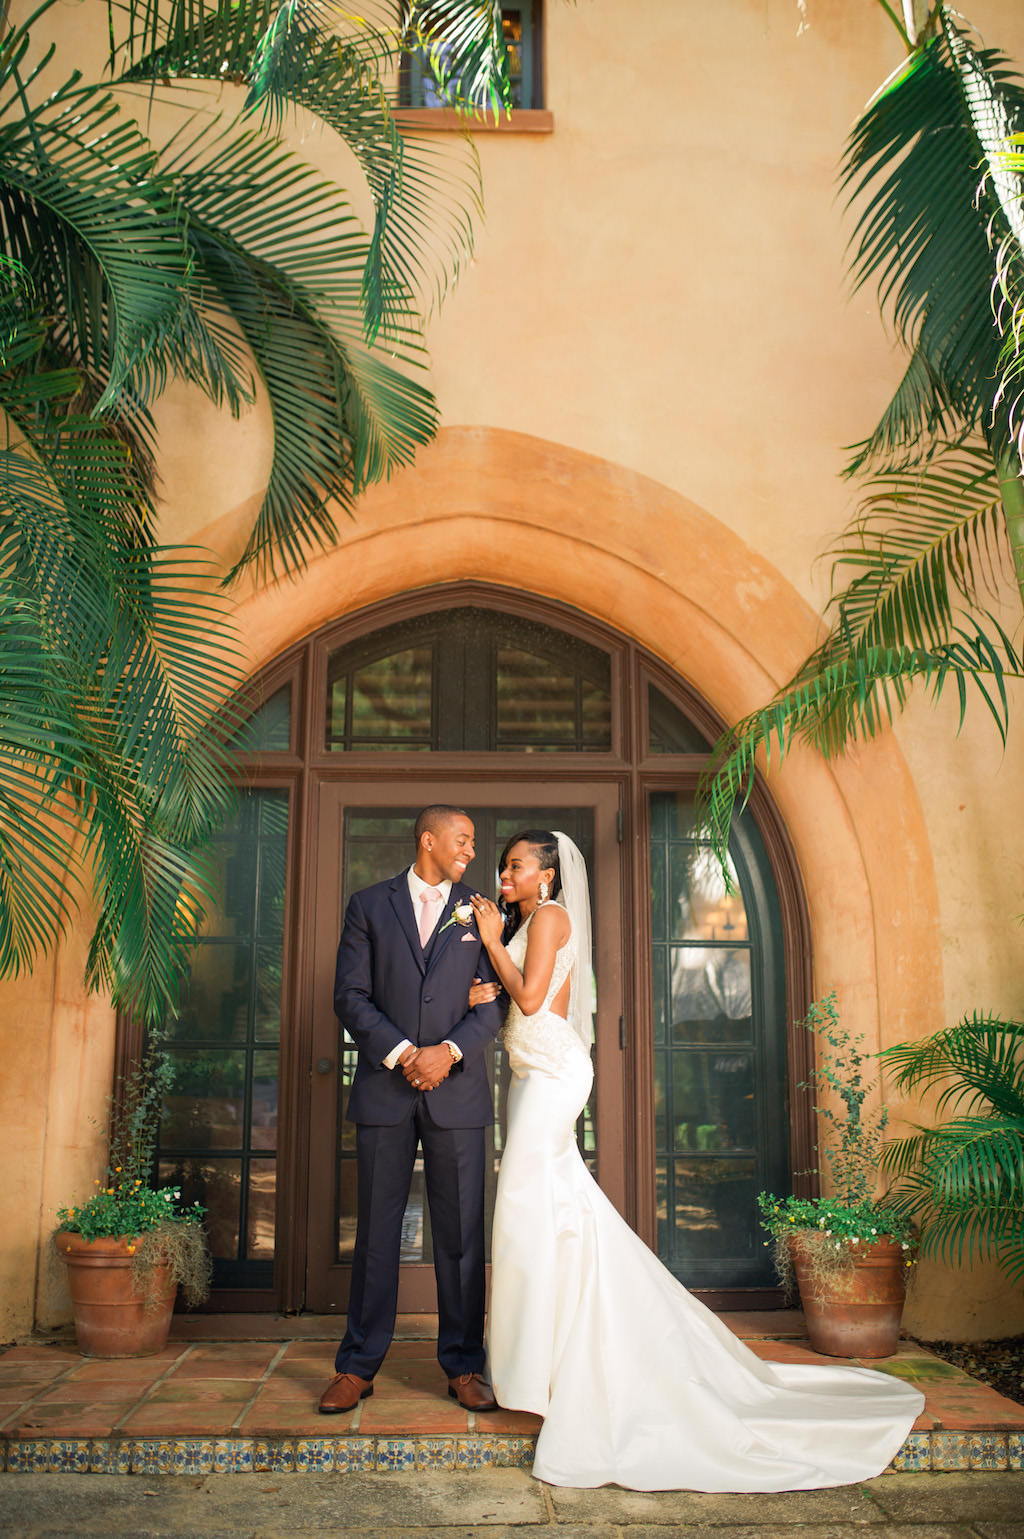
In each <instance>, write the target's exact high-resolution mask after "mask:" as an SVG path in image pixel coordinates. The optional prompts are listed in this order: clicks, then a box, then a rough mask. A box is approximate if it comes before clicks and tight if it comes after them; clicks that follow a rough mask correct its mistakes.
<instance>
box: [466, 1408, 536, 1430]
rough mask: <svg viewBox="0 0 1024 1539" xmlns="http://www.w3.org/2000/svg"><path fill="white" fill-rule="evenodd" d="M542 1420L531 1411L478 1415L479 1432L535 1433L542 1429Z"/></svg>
mask: <svg viewBox="0 0 1024 1539" xmlns="http://www.w3.org/2000/svg"><path fill="white" fill-rule="evenodd" d="M540 1423H541V1419H540V1417H539V1416H534V1415H532V1413H531V1412H530V1411H506V1410H505V1409H504V1408H502V1409H501V1410H500V1411H486V1412H484V1411H480V1412H478V1413H477V1418H476V1430H477V1432H521V1433H524V1434H526V1433H533V1432H536V1431H537V1430H538V1429H539V1427H540Z"/></svg>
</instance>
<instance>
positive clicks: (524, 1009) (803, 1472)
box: [473, 829, 924, 1491]
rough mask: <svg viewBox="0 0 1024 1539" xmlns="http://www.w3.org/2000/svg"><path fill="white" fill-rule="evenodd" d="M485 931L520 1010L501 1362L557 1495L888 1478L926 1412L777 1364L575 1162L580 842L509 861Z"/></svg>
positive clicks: (500, 1193)
mask: <svg viewBox="0 0 1024 1539" xmlns="http://www.w3.org/2000/svg"><path fill="white" fill-rule="evenodd" d="M500 874H501V898H502V902H503V905H504V907H505V908H506V910H507V911H508V912H509V919H508V922H507V924H503V917H502V914H501V912H500V910H499V909H498V907H497V906H496V905H495V904H494V903H492V902H491V901H490V900H489V899H487V898H484V897H481V896H476V897H474V899H473V906H474V909H475V912H476V921H477V928H478V930H479V933H480V937H481V939H482V941H483V943H484V945H485V947H486V949H487V953H488V956H489V957H490V959H491V961H492V963H493V965H494V969H495V971H496V973H497V975H498V977H499V979H500V980H501V984H502V987H503V988H504V989H505V990H506V992H507V993H508V996H509V999H510V1001H511V1004H510V1006H509V1011H508V1016H507V1018H506V1022H505V1029H504V1040H505V1051H506V1054H507V1055H508V1061H509V1065H510V1067H511V1070H512V1075H513V1080H512V1087H511V1090H510V1093H509V1100H508V1121H507V1131H506V1137H505V1147H504V1151H503V1154H502V1160H501V1168H500V1171H499V1175H498V1190H497V1198H496V1202H495V1210H494V1234H493V1241H492V1266H491V1301H490V1309H489V1312H488V1334H487V1350H488V1359H489V1369H490V1376H491V1380H492V1383H493V1386H494V1391H495V1394H496V1396H497V1399H498V1402H499V1404H500V1405H503V1406H506V1407H508V1408H509V1409H514V1410H523V1411H533V1412H536V1413H537V1414H538V1415H540V1416H543V1418H544V1424H543V1426H542V1428H541V1430H540V1434H539V1436H538V1439H537V1454H536V1459H535V1462H534V1466H533V1473H534V1474H535V1475H536V1476H538V1478H540V1479H541V1480H546V1481H549V1482H551V1483H552V1484H554V1485H564V1486H599V1485H604V1484H606V1483H608V1482H613V1481H614V1482H616V1483H617V1484H619V1485H621V1486H627V1487H630V1488H632V1489H634V1490H644V1491H647V1490H673V1489H682V1488H687V1489H690V1490H697V1491H795V1490H807V1489H811V1488H814V1487H819V1486H835V1485H844V1484H847V1483H848V1482H851V1481H857V1480H863V1479H866V1478H869V1477H870V1476H872V1475H877V1474H879V1473H880V1471H882V1470H883V1469H884V1468H885V1467H886V1465H887V1464H888V1463H889V1461H890V1459H891V1458H892V1457H893V1455H894V1454H895V1453H896V1452H897V1451H898V1449H899V1448H900V1445H901V1444H902V1442H903V1440H904V1438H905V1437H906V1435H907V1433H908V1432H909V1430H910V1428H911V1426H912V1425H913V1422H914V1419H915V1417H916V1416H917V1415H918V1414H919V1412H920V1411H921V1409H922V1407H923V1405H924V1400H923V1397H922V1396H921V1395H920V1394H919V1393H918V1392H917V1390H915V1389H913V1388H911V1387H910V1386H909V1385H907V1384H905V1383H903V1382H901V1381H900V1380H899V1379H896V1378H892V1377H890V1376H888V1375H886V1374H883V1373H875V1372H872V1371H871V1370H870V1369H866V1368H844V1367H816V1366H811V1365H804V1364H800V1365H796V1364H789V1363H785V1364H781V1363H764V1362H761V1360H760V1359H759V1358H757V1357H755V1356H754V1354H753V1353H752V1352H750V1351H749V1350H748V1348H746V1347H745V1346H744V1345H743V1344H742V1343H741V1342H740V1341H738V1340H737V1339H736V1337H734V1336H733V1334H732V1332H731V1331H730V1330H729V1329H728V1328H727V1327H726V1326H724V1325H723V1324H722V1323H721V1322H720V1321H719V1320H718V1319H717V1318H716V1316H715V1315H713V1314H712V1313H711V1312H710V1310H708V1309H706V1308H705V1307H704V1305H703V1304H700V1303H698V1302H697V1300H696V1299H694V1298H693V1297H691V1295H690V1294H689V1293H687V1291H686V1289H685V1288H684V1287H683V1286H682V1284H681V1283H679V1282H677V1281H676V1279H675V1278H674V1277H673V1276H672V1274H671V1273H670V1272H668V1271H667V1270H666V1269H665V1268H664V1267H663V1266H662V1264H661V1263H660V1262H659V1261H658V1259H657V1257H656V1256H655V1255H654V1254H653V1253H652V1252H651V1251H650V1250H648V1248H647V1246H646V1245H644V1244H643V1243H642V1241H641V1240H639V1239H638V1238H637V1236H636V1235H635V1234H634V1233H633V1231H632V1230H631V1229H630V1228H629V1226H628V1225H627V1224H626V1223H624V1222H623V1220H622V1219H621V1218H620V1217H619V1215H618V1213H617V1212H616V1211H615V1209H614V1208H613V1207H612V1205H611V1203H610V1202H609V1201H608V1199H607V1198H606V1197H605V1196H604V1194H603V1192H602V1191H601V1190H600V1188H599V1187H598V1186H597V1184H596V1182H595V1181H594V1180H593V1179H592V1177H591V1175H590V1173H589V1172H588V1170H587V1168H586V1166H585V1165H584V1163H583V1160H582V1159H581V1157H580V1154H579V1151H578V1149H577V1146H576V1119H577V1117H578V1116H579V1114H580V1111H581V1110H582V1108H583V1106H584V1105H585V1104H586V1100H587V1097H588V1095H589V1093H590V1086H591V1080H592V1072H593V1071H592V1067H591V1058H590V1043H591V999H590V995H591V970H590V901H589V897H588V892H587V873H586V866H585V864H584V861H583V857H582V855H581V854H580V852H579V850H578V849H577V848H576V846H575V845H574V844H573V842H572V840H571V839H570V838H568V836H567V835H566V834H562V833H549V832H547V831H546V830H532V829H531V830H528V831H526V832H524V833H522V834H519V835H517V836H516V837H515V838H514V839H513V840H511V842H510V843H509V844H508V845H507V846H506V848H505V850H504V852H503V854H502V857H501V862H500Z"/></svg>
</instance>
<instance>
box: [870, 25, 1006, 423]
mask: <svg viewBox="0 0 1024 1539" xmlns="http://www.w3.org/2000/svg"><path fill="white" fill-rule="evenodd" d="M1021 128H1024V89H1022V87H1021V84H1020V82H1019V81H1018V79H1017V77H1016V76H1015V75H1014V74H1013V72H1012V71H1011V69H1010V67H1009V66H1008V63H1007V61H1006V60H1005V59H1004V58H1003V56H1002V55H1000V54H998V53H997V52H995V51H993V50H985V49H981V48H978V47H976V46H975V45H974V44H973V43H972V41H971V39H970V37H969V35H968V34H967V32H966V31H965V30H963V29H962V28H960V27H958V26H957V25H956V24H955V22H954V20H953V19H952V15H951V14H950V11H949V10H948V9H947V8H946V7H943V9H942V16H941V31H940V33H939V34H938V35H937V36H935V37H934V38H933V39H932V40H931V41H929V42H928V43H927V44H926V45H925V46H924V47H923V48H921V49H919V50H917V51H916V52H915V53H914V54H913V55H912V56H911V58H910V59H909V61H908V62H907V64H906V65H905V66H904V67H903V68H902V69H901V70H900V71H899V72H897V75H896V76H895V77H894V78H893V80H892V81H891V82H890V83H889V84H888V85H887V86H886V87H885V88H883V90H882V91H881V92H880V93H879V94H878V96H877V97H876V99H875V100H874V101H873V102H872V103H871V105H870V106H869V107H868V109H867V110H866V112H865V113H864V114H863V115H862V117H861V119H860V121H859V123H858V124H857V126H856V128H855V130H854V132H853V134H852V135H851V138H850V141H849V144H848V146H847V151H846V155H845V158H844V162H843V168H842V179H841V185H842V187H843V189H844V190H845V191H846V192H847V193H848V195H849V199H850V202H851V203H854V202H862V205H863V206H862V211H861V213H860V214H859V216H858V222H857V227H856V231H855V235H854V239H853V258H852V271H853V277H854V282H855V285H856V286H858V287H859V286H860V285H861V284H863V283H865V282H867V281H868V280H869V279H874V280H875V281H876V282H877V286H878V294H879V300H880V303H881V305H882V308H883V311H885V312H886V313H887V314H889V315H890V316H891V319H892V322H893V325H894V327H895V329H896V333H897V335H898V336H899V337H900V339H901V340H902V341H903V342H904V344H905V345H906V346H907V347H908V348H909V349H910V350H911V352H912V353H919V354H920V355H921V357H922V359H923V360H924V361H925V362H926V364H927V369H928V372H929V374H930V375H931V376H932V377H933V378H934V379H935V380H937V381H939V382H941V399H942V401H943V402H948V403H950V406H951V407H952V408H953V410H955V412H956V413H957V414H958V415H959V416H960V418H961V419H962V420H963V422H964V423H965V424H966V425H967V426H969V427H972V428H974V429H975V430H983V431H985V433H986V435H987V436H990V437H992V439H993V442H994V443H995V444H996V446H997V447H998V446H999V444H1001V443H1003V442H1005V439H1006V434H1007V425H1006V423H1005V420H996V421H993V418H992V408H993V401H994V397H995V392H996V385H997V380H998V371H999V351H1000V339H999V335H998V328H997V326H996V324H995V320H994V316H993V312H992V306H991V302H990V291H991V287H992V280H993V276H994V261H993V256H992V252H991V248H990V244H989V231H990V226H992V225H993V223H994V224H995V225H996V226H997V227H998V228H999V229H1000V230H1002V229H1003V228H1005V227H1006V218H1007V215H1006V200H1005V198H1003V197H1001V196H999V195H998V194H999V189H997V188H996V187H995V184H994V183H992V182H991V181H990V182H988V183H986V185H985V187H984V188H983V189H982V191H981V193H980V194H979V182H980V180H981V178H982V175H983V171H984V169H985V168H986V167H993V166H994V164H995V162H996V158H997V157H998V155H999V154H1000V152H1001V150H1002V148H1003V145H1004V143H1005V141H1006V139H1007V138H1008V137H1009V135H1010V134H1012V133H1014V132H1017V131H1019V130H1020V129H1021ZM920 383H921V382H920V380H919V381H917V384H918V385H920ZM907 408H909V413H908V415H906V416H903V411H904V410H906V409H907ZM920 415H921V394H920V390H919V389H915V390H914V391H904V392H903V400H902V402H901V403H900V410H899V411H897V402H896V401H895V400H894V403H893V405H892V406H891V407H890V417H891V419H892V420H891V424H890V426H889V427H888V428H887V430H886V431H887V433H888V435H889V436H890V437H892V436H893V435H894V434H895V435H896V436H898V437H900V438H902V439H903V440H904V441H908V440H909V439H910V438H911V436H912V434H913V432H914V427H915V421H914V419H915V418H916V419H917V422H918V424H919V423H920Z"/></svg>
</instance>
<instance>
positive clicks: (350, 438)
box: [169, 129, 437, 572]
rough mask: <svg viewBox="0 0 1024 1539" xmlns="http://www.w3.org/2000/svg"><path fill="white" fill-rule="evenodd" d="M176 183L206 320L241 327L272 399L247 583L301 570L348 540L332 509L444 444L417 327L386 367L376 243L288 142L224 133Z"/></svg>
mask: <svg viewBox="0 0 1024 1539" xmlns="http://www.w3.org/2000/svg"><path fill="white" fill-rule="evenodd" d="M169 171H170V174H171V175H173V177H174V178H175V180H176V182H177V184H178V185H179V186H180V188H181V189H182V196H183V198H184V200H185V201H186V202H187V204H188V207H189V209H190V211H191V220H190V225H189V240H190V242H191V245H192V249H193V252H194V257H195V267H196V271H197V273H198V274H200V275H201V278H202V281H203V284H204V290H203V298H204V310H205V313H206V314H207V317H208V320H209V321H210V323H211V324H212V319H213V317H214V316H215V315H217V314H220V315H222V316H223V317H224V318H225V320H226V319H227V317H228V316H230V317H231V319H232V321H233V323H234V324H235V325H236V326H237V327H238V328H239V330H240V332H241V335H242V336H243V338H244V340H245V343H246V345H247V347H248V349H249V351H250V354H251V356H252V359H253V361H254V363H255V366H256V370H257V373H258V374H259V376H260V379H261V381H262V384H263V386H264V388H265V389H266V392H267V395H268V398H269V401H270V407H271V411H272V413H273V421H274V459H273V465H272V469H271V475H270V480H269V483H268V487H267V492H266V496H265V499H264V503H263V506H262V508H261V510H260V514H259V516H258V518H257V522H256V525H255V527H254V529H253V532H252V535H251V537H250V540H249V542H248V544H247V547H246V550H245V553H244V554H243V556H242V558H241V560H240V562H239V567H236V569H235V570H236V572H237V570H238V569H239V568H240V567H242V566H245V565H247V564H249V563H251V562H257V563H259V564H260V565H261V566H262V568H263V569H265V570H268V571H274V570H276V569H277V565H278V564H280V565H281V566H282V567H283V569H284V570H286V571H287V570H291V569H294V568H296V567H297V566H299V565H301V563H302V561H303V560H304V559H306V557H307V556H308V553H309V551H310V550H311V549H314V548H316V547H317V546H318V545H325V544H327V543H329V542H330V541H332V540H333V539H334V538H335V537H336V533H337V531H336V527H335V523H334V518H333V515H332V513H331V505H332V504H334V505H338V506H341V507H350V506H351V504H352V501H353V499H354V497H355V496H356V495H358V493H359V492H360V491H361V490H362V489H363V488H364V487H365V486H367V485H368V484H370V483H371V482H372V481H375V480H379V479H381V478H383V477H385V476H387V475H389V474H390V473H391V472H392V471H393V470H394V469H396V468H397V467H398V466H400V465H403V464H408V463H410V462H411V460H412V457H413V455H414V453H415V451H416V449H417V448H418V447H419V446H420V445H422V444H424V443H426V442H429V440H430V439H431V438H432V437H433V434H434V432H435V431H436V422H437V413H436V405H435V402H434V399H433V397H432V395H431V394H430V392H429V391H428V390H427V389H426V388H425V387H424V386H422V385H421V384H419V383H418V382H417V381H415V380H414V379H412V378H410V376H409V374H408V373H407V372H406V369H408V368H409V367H410V365H412V366H414V367H415V366H416V365H421V364H422V362H423V359H424V354H423V349H422V343H421V341H420V338H419V335H418V331H417V330H416V329H415V327H412V326H410V328H408V329H407V330H406V331H405V332H404V333H402V334H401V335H398V334H396V335H395V337H394V338H393V339H392V343H391V346H390V349H389V351H388V353H387V354H385V352H384V350H383V348H382V347H379V346H378V347H377V348H372V347H370V346H368V345H367V344H365V343H364V341H363V340H362V331H363V327H362V321H361V298H360V295H361V272H362V266H363V258H364V255H365V250H366V240H365V236H364V235H363V233H362V231H361V230H360V228H359V226H358V224H357V223H356V222H355V221H354V219H353V217H352V214H351V210H350V209H349V207H348V205H347V203H346V202H345V201H344V200H343V199H342V198H341V197H340V195H339V194H338V192H337V190H336V189H335V188H333V187H332V186H331V185H330V184H328V183H325V182H323V180H322V179H321V178H320V177H319V176H318V175H317V174H316V173H314V172H313V171H312V170H311V169H310V168H309V167H307V166H305V165H304V164H303V163H302V162H301V161H299V160H298V159H297V158H296V157H295V156H294V155H292V154H291V152H290V151H289V150H288V149H287V148H286V147H285V146H284V145H282V144H280V143H279V142H278V141H276V140H273V139H270V138H268V137H267V136H266V135H265V134H258V133H257V132H255V131H254V130H246V131H243V132H241V133H238V132H233V131H231V130H230V129H229V130H226V131H225V132H224V133H223V135H222V136H221V138H220V140H219V142H218V143H217V144H216V145H215V146H213V147H212V146H211V145H210V143H209V142H208V140H206V139H205V138H204V139H199V140H195V141H190V142H188V143H185V142H182V143H180V144H178V145H176V146H175V147H174V153H173V157H172V158H171V160H170V161H169Z"/></svg>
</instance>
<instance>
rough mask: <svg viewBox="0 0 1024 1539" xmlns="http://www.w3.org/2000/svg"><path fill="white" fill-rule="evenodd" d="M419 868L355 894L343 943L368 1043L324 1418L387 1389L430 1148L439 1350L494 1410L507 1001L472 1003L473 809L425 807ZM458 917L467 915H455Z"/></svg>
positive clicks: (361, 1039)
mask: <svg viewBox="0 0 1024 1539" xmlns="http://www.w3.org/2000/svg"><path fill="white" fill-rule="evenodd" d="M414 837H415V840H416V858H415V861H414V863H413V865H412V866H410V867H409V868H408V870H405V871H401V872H399V874H398V876H396V877H393V878H392V879H391V880H390V881H387V882H378V883H377V885H376V886H375V887H367V888H366V889H364V891H362V892H357V893H355V894H354V895H353V897H352V899H351V900H350V902H349V905H348V910H347V912H346V914H345V926H344V929H343V930H342V934H341V944H340V946H339V947H338V966H337V972H336V974H335V982H334V1008H335V1011H336V1013H337V1015H338V1018H339V1019H340V1021H341V1023H342V1025H343V1026H344V1027H345V1030H346V1031H347V1032H348V1034H349V1036H350V1037H351V1038H352V1040H353V1042H355V1044H356V1046H357V1048H358V1049H359V1061H358V1064H357V1067H356V1072H355V1078H354V1080H353V1083H352V1090H351V1093H350V1096H349V1103H348V1120H349V1121H350V1122H354V1123H355V1124H356V1156H357V1169H358V1183H359V1197H358V1222H357V1226H356V1244H355V1254H354V1256H353V1260H352V1288H351V1292H350V1295H349V1306H348V1329H347V1330H346V1332H345V1337H344V1340H343V1341H342V1343H341V1346H340V1347H339V1348H338V1355H337V1357H336V1359H335V1368H336V1369H337V1373H336V1374H335V1376H334V1378H333V1379H332V1380H331V1382H330V1384H328V1386H327V1388H326V1390H325V1391H324V1393H323V1395H322V1396H321V1398H320V1410H321V1411H322V1412H324V1414H326V1415H330V1414H332V1413H334V1412H338V1411H350V1410H352V1408H353V1407H354V1406H355V1405H356V1404H357V1403H358V1402H359V1401H360V1400H361V1399H365V1397H366V1396H367V1395H372V1393H373V1376H374V1374H375V1373H376V1372H377V1369H378V1368H379V1367H380V1365H381V1363H382V1361H383V1359H384V1355H385V1353H386V1352H387V1349H388V1347H389V1345H390V1343H391V1337H392V1334H393V1332H394V1328H395V1313H396V1310H397V1307H398V1263H399V1253H400V1246H401V1235H402V1219H403V1216H404V1213H405V1205H406V1201H407V1200H408V1196H409V1187H410V1184H411V1181H412V1172H413V1162H414V1161H415V1158H416V1146H417V1144H421V1145H422V1148H423V1170H424V1176H425V1178H426V1188H427V1202H428V1204H429V1206H430V1223H431V1230H432V1233H433V1246H434V1272H435V1275H436V1277H437V1311H438V1339H437V1356H438V1360H439V1361H440V1364H441V1367H442V1369H443V1370H444V1372H445V1373H446V1374H447V1375H448V1393H449V1394H450V1395H452V1396H453V1397H454V1398H455V1399H456V1400H458V1402H459V1404H460V1405H461V1406H462V1407H464V1409H465V1410H467V1411H492V1410H495V1409H496V1402H495V1399H494V1395H493V1393H492V1392H491V1389H490V1386H489V1385H488V1384H487V1383H486V1381H485V1380H484V1379H483V1377H482V1375H481V1369H482V1368H483V1366H484V1347H483V1329H484V1288H485V1282H484V1170H485V1159H486V1139H485V1132H484V1130H485V1128H487V1127H489V1126H490V1124H491V1123H492V1122H493V1121H494V1105H493V1100H492V1097H491V1091H490V1086H489V1083H488V1078H487V1065H486V1061H485V1054H486V1049H487V1047H488V1045H489V1044H490V1043H491V1041H492V1040H493V1038H494V1037H495V1036H496V1034H497V1031H498V1028H499V1027H500V1025H501V1021H502V1011H501V1007H500V1006H499V1005H498V1004H497V1003H490V1004H480V1005H477V1006H476V1008H475V1009H472V1010H470V1009H468V1001H469V990H470V986H471V984H472V983H473V981H474V979H483V981H484V982H492V981H493V980H494V973H493V970H492V969H491V966H490V963H489V961H488V959H487V954H486V952H485V951H484V950H483V948H482V946H481V944H480V937H479V935H478V934H477V931H476V926H475V923H474V922H473V918H472V911H471V910H470V909H469V898H470V893H471V889H470V888H469V887H466V886H465V885H464V884H463V882H462V875H463V872H464V871H465V869H466V867H467V866H468V865H469V863H470V861H471V860H472V859H473V854H474V829H473V824H472V822H471V821H470V819H469V818H468V817H467V815H466V813H465V812H463V811H462V809H461V808H459V807H444V806H437V807H425V808H424V809H423V811H422V812H421V813H420V815H419V817H418V818H417V819H416V827H415V830H414ZM457 910H458V912H457Z"/></svg>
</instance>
